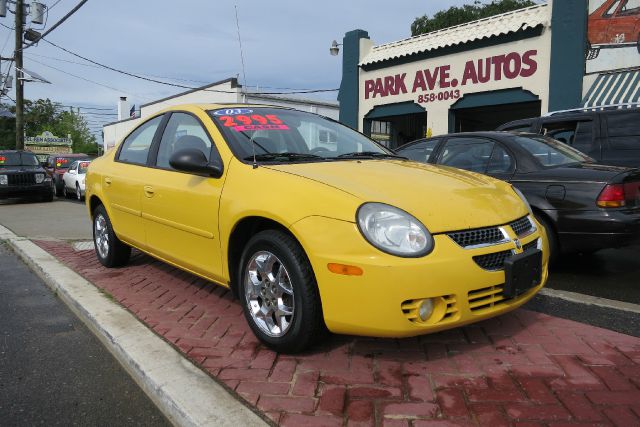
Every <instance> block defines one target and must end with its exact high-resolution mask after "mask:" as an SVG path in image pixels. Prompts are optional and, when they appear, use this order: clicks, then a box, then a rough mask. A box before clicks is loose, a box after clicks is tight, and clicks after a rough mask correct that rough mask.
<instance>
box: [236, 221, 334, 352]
mask: <svg viewBox="0 0 640 427" xmlns="http://www.w3.org/2000/svg"><path fill="white" fill-rule="evenodd" d="M238 270H239V274H238V280H239V281H240V283H239V291H240V292H239V293H240V300H241V304H242V306H243V310H244V314H245V318H246V319H247V322H248V323H249V327H250V328H251V330H252V331H253V333H254V334H255V335H256V337H258V339H259V340H260V341H262V342H263V343H264V344H265V345H266V346H268V347H270V348H271V349H273V350H275V351H277V352H281V353H297V352H300V351H302V350H305V349H307V348H308V347H310V346H311V345H313V344H314V342H315V341H316V340H317V339H318V338H319V337H320V336H322V335H323V331H324V321H323V318H322V306H321V302H320V294H319V292H318V285H317V283H316V279H315V276H314V274H313V270H312V268H311V264H310V263H309V260H308V258H307V256H306V254H305V253H304V250H303V249H302V247H301V246H300V244H299V243H298V242H297V241H296V240H295V239H294V238H293V237H291V236H289V235H288V234H286V233H284V232H282V231H278V230H266V231H262V232H260V233H258V234H256V235H255V236H254V237H253V238H252V239H251V240H249V242H248V243H247V246H246V247H245V249H244V251H243V253H242V257H241V260H240V265H239V268H238ZM284 313H289V314H284Z"/></svg>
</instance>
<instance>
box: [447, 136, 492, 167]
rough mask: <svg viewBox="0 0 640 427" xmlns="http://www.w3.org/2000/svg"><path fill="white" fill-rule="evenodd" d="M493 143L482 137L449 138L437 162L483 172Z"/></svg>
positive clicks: (487, 163)
mask: <svg viewBox="0 0 640 427" xmlns="http://www.w3.org/2000/svg"><path fill="white" fill-rule="evenodd" d="M494 145H495V143H494V142H493V141H491V140H489V139H484V138H461V137H455V138H449V140H448V141H447V142H446V143H445V146H444V150H443V151H442V152H441V154H440V159H439V160H438V163H440V164H443V165H447V166H453V167H454V168H460V169H466V170H469V171H473V172H479V173H485V171H486V170H487V166H488V165H489V159H490V158H491V153H492V152H493V146H494Z"/></svg>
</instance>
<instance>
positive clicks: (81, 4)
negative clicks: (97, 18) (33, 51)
mask: <svg viewBox="0 0 640 427" xmlns="http://www.w3.org/2000/svg"><path fill="white" fill-rule="evenodd" d="M87 1H89V0H80V3H78V4H77V5H76V6H75V7H74V8H73V9H71V10H70V11H69V12H68V13H67V14H66V15H64V16H63V17H62V18H60V20H59V21H58V22H56V23H55V24H53V26H52V27H51V28H49V29H48V30H47V31H45V32H44V33H42V35H41V36H40V38H42V37H44V36H46V35H47V34H50V33H51V32H52V31H53V30H55V29H56V28H58V27H59V26H60V25H61V24H62V23H63V22H64V21H66V20H67V19H69V18H70V17H71V15H73V14H74V13H76V12H77V11H78V9H80V8H81V7H82V6H83V5H84V4H85V3H86V2H87ZM35 43H36V42H31V43H30V44H28V45H26V46H22V50H25V49H27V48H28V47H30V46H33V45H34V44H35Z"/></svg>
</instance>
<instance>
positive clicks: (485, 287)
mask: <svg viewBox="0 0 640 427" xmlns="http://www.w3.org/2000/svg"><path fill="white" fill-rule="evenodd" d="M86 203H87V208H88V210H89V214H90V215H91V218H92V220H93V232H94V242H95V247H96V254H97V256H98V258H99V260H100V262H101V263H102V264H103V265H105V266H107V267H115V266H120V265H124V264H125V263H126V262H127V260H128V259H129V255H130V252H131V248H132V247H134V248H137V249H139V250H141V251H143V252H146V253H148V254H150V255H152V256H154V257H156V258H158V259H160V260H163V261H165V262H167V263H169V264H172V265H175V266H177V267H180V268H182V269H184V270H186V271H189V272H191V273H193V274H196V275H198V276H201V277H204V278H206V279H208V280H210V281H212V282H215V283H217V284H219V285H221V286H225V287H229V288H231V290H232V291H233V293H234V295H235V296H236V297H237V298H238V299H239V300H240V301H241V304H242V307H243V309H244V313H245V317H246V319H247V321H248V323H249V325H250V326H251V329H252V330H253V331H254V333H255V334H256V336H257V337H258V338H259V339H260V340H261V341H262V342H263V343H265V344H266V345H268V346H269V347H271V348H273V349H275V350H277V351H281V352H296V351H301V350H303V349H305V348H308V347H309V346H310V345H311V344H312V343H313V342H314V341H315V340H317V339H318V337H321V336H322V332H324V331H325V330H327V329H328V330H329V331H332V332H335V333H343V334H354V335H367V336H378V337H408V336H415V335H420V334H426V333H430V332H435V331H439V330H443V329H448V328H453V327H457V326H460V325H464V324H468V323H471V322H476V321H479V320H482V319H486V318H489V317H492V316H495V315H498V314H501V313H505V312H507V311H510V310H513V309H514V308H516V307H518V306H520V305H522V304H524V303H525V302H526V301H528V300H529V299H530V298H531V297H533V295H534V294H535V293H536V292H537V291H538V290H539V289H540V288H541V287H542V286H543V285H544V283H545V281H546V278H547V262H548V249H547V243H546V238H545V236H544V231H543V229H542V227H540V225H539V224H538V223H537V222H536V220H535V218H534V217H533V215H532V214H531V210H530V208H529V207H528V204H527V202H526V200H525V199H524V197H523V196H522V195H521V194H520V193H518V192H517V190H515V189H514V188H513V187H511V186H510V185H509V184H507V183H505V182H502V181H498V180H495V179H492V178H489V177H486V176H483V175H478V174H475V173H472V172H465V171H462V170H458V169H453V168H448V167H442V166H432V165H424V164H419V163H415V162H412V161H409V160H407V159H405V158H401V157H398V156H397V155H395V154H394V153H393V152H391V151H389V150H387V149H385V148H384V147H382V146H380V145H378V144H377V143H375V142H373V141H372V140H370V139H368V138H367V137H365V136H363V135H361V134H359V133H357V132H355V131H353V130H352V129H350V128H348V127H346V126H343V125H341V124H339V123H337V122H335V121H332V120H329V119H326V118H324V117H321V116H318V115H315V114H310V113H305V112H301V111H296V110H291V109H285V108H278V107H267V106H263V105H255V106H251V105H182V106H175V107H171V108H169V109H167V110H165V111H163V112H160V113H158V114H157V115H155V116H152V117H149V118H147V119H146V120H145V121H144V122H143V123H142V124H140V125H139V126H138V127H137V128H135V129H134V130H133V131H132V132H130V133H129V135H128V136H126V137H125V138H124V140H123V141H122V142H121V143H120V144H119V145H118V146H117V147H116V148H115V149H113V150H112V151H110V152H108V153H106V154H105V155H104V156H102V157H101V158H99V159H96V160H94V161H93V162H92V164H91V166H90V167H89V172H88V174H87V179H86Z"/></svg>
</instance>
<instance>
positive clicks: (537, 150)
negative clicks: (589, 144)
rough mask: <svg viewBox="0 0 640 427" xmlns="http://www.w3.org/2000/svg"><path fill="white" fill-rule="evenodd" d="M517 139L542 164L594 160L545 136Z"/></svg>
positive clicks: (566, 163) (549, 165)
mask: <svg viewBox="0 0 640 427" xmlns="http://www.w3.org/2000/svg"><path fill="white" fill-rule="evenodd" d="M514 139H515V141H516V142H517V143H518V144H519V145H520V146H521V147H522V148H524V149H525V150H527V151H528V152H529V153H531V155H532V156H533V157H534V158H535V159H536V160H537V161H538V162H540V164H541V165H542V166H547V167H553V166H565V165H569V164H573V163H582V162H588V163H591V162H594V160H593V159H592V158H591V157H589V156H587V155H586V154H583V153H582V152H580V151H578V150H576V149H575V148H571V147H569V146H568V145H566V144H563V143H562V142H560V141H556V140H555V139H551V138H547V137H544V136H515V137H514Z"/></svg>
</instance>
